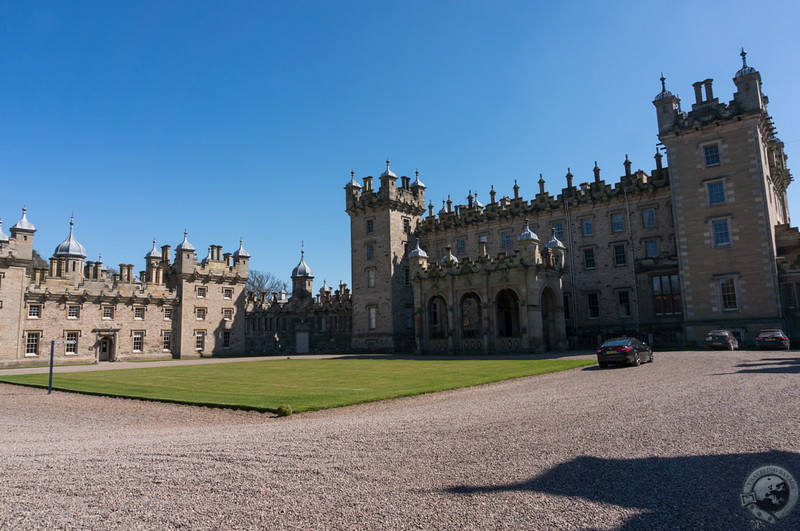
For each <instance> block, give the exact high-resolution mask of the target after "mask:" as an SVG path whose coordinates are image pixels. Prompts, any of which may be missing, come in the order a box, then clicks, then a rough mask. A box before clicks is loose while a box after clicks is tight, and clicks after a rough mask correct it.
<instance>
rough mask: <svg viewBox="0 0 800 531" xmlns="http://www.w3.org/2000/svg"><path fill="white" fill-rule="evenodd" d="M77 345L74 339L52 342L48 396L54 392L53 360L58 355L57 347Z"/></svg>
mask: <svg viewBox="0 0 800 531" xmlns="http://www.w3.org/2000/svg"><path fill="white" fill-rule="evenodd" d="M75 343H77V341H75V340H74V339H59V340H58V341H51V342H50V379H49V380H48V383H47V394H48V395H49V394H50V393H52V392H53V359H54V358H55V354H56V345H74V344H75Z"/></svg>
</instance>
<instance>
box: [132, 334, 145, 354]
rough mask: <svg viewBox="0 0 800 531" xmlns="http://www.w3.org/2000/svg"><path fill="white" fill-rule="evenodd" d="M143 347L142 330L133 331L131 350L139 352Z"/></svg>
mask: <svg viewBox="0 0 800 531" xmlns="http://www.w3.org/2000/svg"><path fill="white" fill-rule="evenodd" d="M143 347H144V332H133V351H134V352H141V351H142V348H143Z"/></svg>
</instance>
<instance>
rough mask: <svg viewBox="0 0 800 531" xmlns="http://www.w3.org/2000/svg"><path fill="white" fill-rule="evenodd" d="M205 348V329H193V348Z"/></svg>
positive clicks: (198, 349)
mask: <svg viewBox="0 0 800 531" xmlns="http://www.w3.org/2000/svg"><path fill="white" fill-rule="evenodd" d="M205 349H206V331H205V330H195V331H194V350H195V351H198V352H200V351H203V350H205Z"/></svg>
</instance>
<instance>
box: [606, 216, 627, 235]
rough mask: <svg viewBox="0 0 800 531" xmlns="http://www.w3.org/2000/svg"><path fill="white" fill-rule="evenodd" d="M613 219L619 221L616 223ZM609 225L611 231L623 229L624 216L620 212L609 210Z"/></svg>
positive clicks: (621, 230) (615, 231) (622, 230)
mask: <svg viewBox="0 0 800 531" xmlns="http://www.w3.org/2000/svg"><path fill="white" fill-rule="evenodd" d="M615 220H619V223H618V224H617V223H616V221H615ZM609 226H610V227H611V232H613V233H618V232H624V231H625V217H624V216H623V215H622V212H611V213H610V214H609ZM617 227H619V228H617Z"/></svg>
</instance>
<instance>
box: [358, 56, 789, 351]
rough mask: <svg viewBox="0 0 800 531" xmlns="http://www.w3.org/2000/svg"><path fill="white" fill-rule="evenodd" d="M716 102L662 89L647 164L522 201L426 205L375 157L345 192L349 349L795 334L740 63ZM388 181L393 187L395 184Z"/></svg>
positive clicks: (776, 172) (754, 87) (754, 86)
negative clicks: (651, 161) (730, 91)
mask: <svg viewBox="0 0 800 531" xmlns="http://www.w3.org/2000/svg"><path fill="white" fill-rule="evenodd" d="M741 56H742V67H741V69H739V70H738V71H737V72H736V73H735V74H734V77H733V82H734V85H735V88H736V92H735V93H734V95H733V99H732V100H731V101H730V102H729V103H727V104H726V103H722V102H720V101H719V99H718V98H717V97H715V96H714V93H713V88H712V87H713V80H711V79H706V80H704V81H701V82H697V83H695V84H694V92H695V102H694V103H693V104H692V106H691V109H690V110H689V111H683V110H682V108H681V101H680V99H679V98H678V97H676V96H675V95H673V94H672V93H671V92H670V91H668V90H667V89H666V85H665V79H664V78H663V77H662V78H661V91H660V92H659V93H658V94H657V95H656V97H655V99H654V100H653V105H654V107H655V110H656V117H657V125H658V137H659V139H660V141H661V143H662V144H663V151H664V152H665V153H666V157H667V161H668V167H667V166H665V165H664V164H663V155H662V153H661V151H659V150H657V151H656V154H655V169H653V170H652V171H651V172H650V173H646V172H644V171H641V170H638V171H635V172H634V171H632V170H631V161H629V160H628V158H627V156H626V158H625V162H624V174H623V175H622V176H621V178H620V179H619V181H617V182H616V183H613V184H609V183H606V182H605V181H604V180H603V179H602V178H601V175H600V169H599V168H598V167H597V165H596V164H595V167H594V169H593V176H592V178H591V179H589V180H588V182H584V183H581V184H579V185H577V186H576V185H575V184H574V180H575V178H574V176H573V174H572V173H571V171H569V170H568V171H567V174H566V177H565V180H566V187H565V188H563V189H562V191H561V193H560V194H559V195H557V196H556V197H553V196H551V195H550V194H548V193H547V192H545V188H544V184H545V183H544V180H543V179H542V178H541V176H540V178H539V183H538V184H539V191H538V193H537V194H536V195H535V196H534V197H532V198H530V199H529V200H525V199H524V198H523V197H521V195H520V187H519V185H518V184H517V183H516V182H515V183H514V187H513V194H512V195H510V196H503V197H500V198H498V197H497V193H496V191H495V190H494V188H492V190H491V191H490V192H489V197H490V201H489V203H488V204H487V205H485V206H484V205H482V204H480V203H479V202H478V201H477V198H476V197H475V196H473V195H472V193H471V192H470V193H469V195H468V196H467V198H466V202H465V203H463V204H457V205H454V204H453V202H452V201H451V200H450V199H449V198H448V200H447V201H445V202H444V203H443V206H442V208H441V210H439V211H438V212H437V213H434V206H433V204H432V203H428V205H427V207H426V199H425V191H426V187H425V185H424V184H423V183H422V182H421V181H420V179H419V174H417V175H416V179H415V180H414V181H413V182H411V179H410V178H408V177H405V176H401V177H397V175H396V174H395V173H394V172H393V171H392V170H391V168H390V166H389V162H388V161H387V164H386V170H385V171H384V172H383V173H381V175H380V177H379V181H380V186H379V187H378V188H377V189H375V188H374V186H373V178H372V177H365V178H364V179H363V184H362V183H359V182H358V181H357V180H356V179H355V178H354V176H352V175H351V179H350V181H349V182H348V183H347V184H346V185H345V196H346V211H347V213H348V214H349V215H350V219H351V225H350V227H351V244H352V252H353V260H352V278H353V296H352V297H353V301H352V304H353V341H352V346H353V349H354V350H362V351H369V350H390V351H391V350H401V351H410V350H416V351H418V352H442V353H445V352H446V353H457V352H474V353H496V352H537V351H543V350H550V349H563V348H566V347H568V346H577V345H582V346H595V345H597V344H598V342H599V341H600V340H601V339H602V338H604V337H609V336H612V335H617V334H628V335H633V334H635V335H639V336H641V337H643V339H645V340H647V341H650V342H652V343H653V344H654V345H656V346H664V345H676V346H677V345H685V344H689V345H691V344H694V345H698V344H703V339H704V337H705V335H706V333H707V332H708V331H709V330H711V329H715V328H726V329H729V330H731V331H732V332H733V333H734V334H735V335H736V336H737V337H738V338H739V339H740V341H743V342H745V343H746V342H747V341H748V340H752V339H753V338H754V337H755V335H757V333H758V331H759V330H760V329H763V328H783V329H784V331H786V332H788V333H790V334H791V333H796V332H798V331H800V326H799V325H800V319H799V318H798V312H797V308H798V302H799V301H798V292H797V288H798V280H800V276H798V275H800V261H799V260H798V256H800V237H798V231H797V229H793V228H790V227H789V210H788V205H787V203H786V189H787V187H788V186H789V184H790V182H791V180H792V177H791V174H790V173H789V170H788V168H787V166H786V156H785V154H784V151H783V143H782V142H781V141H780V140H779V139H778V138H777V136H776V132H775V127H774V125H773V123H772V118H771V117H770V115H769V114H768V112H767V101H768V100H767V98H766V96H765V95H764V94H763V93H762V91H761V75H760V74H759V72H758V71H756V70H755V69H754V68H752V67H750V66H748V65H747V61H746V54H745V52H744V50H743V51H742V54H741ZM398 179H399V183H398Z"/></svg>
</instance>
